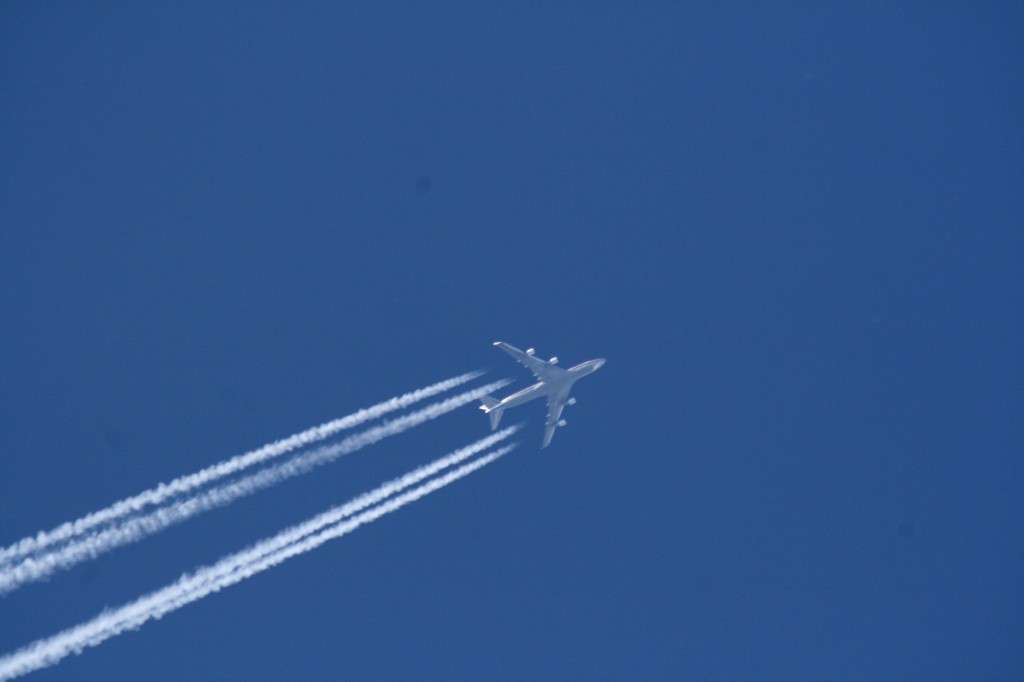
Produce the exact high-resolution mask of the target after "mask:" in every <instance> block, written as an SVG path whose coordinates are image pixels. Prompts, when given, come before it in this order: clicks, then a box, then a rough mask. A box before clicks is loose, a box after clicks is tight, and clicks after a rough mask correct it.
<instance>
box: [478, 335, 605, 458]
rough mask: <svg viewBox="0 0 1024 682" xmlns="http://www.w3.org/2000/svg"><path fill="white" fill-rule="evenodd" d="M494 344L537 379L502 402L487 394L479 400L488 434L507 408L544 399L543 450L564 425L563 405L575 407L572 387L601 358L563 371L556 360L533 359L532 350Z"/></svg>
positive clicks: (597, 366)
mask: <svg viewBox="0 0 1024 682" xmlns="http://www.w3.org/2000/svg"><path fill="white" fill-rule="evenodd" d="M494 345H495V346H497V347H498V348H501V349H502V350H503V351H505V352H506V353H508V354H509V355H511V356H512V357H514V358H515V359H516V360H517V361H518V362H519V364H521V365H524V366H525V367H526V368H527V369H529V370H530V371H531V372H533V376H535V377H537V383H535V384H534V385H533V386H530V387H528V388H524V389H523V390H521V391H519V392H518V393H513V394H512V395H510V396H508V397H507V398H505V399H504V400H498V399H497V398H494V397H492V396H489V395H488V396H484V397H483V398H481V399H480V402H482V403H483V405H481V406H480V409H481V410H483V411H484V412H486V413H487V416H488V417H490V418H491V431H494V430H495V429H497V428H498V422H500V421H501V415H502V413H503V412H504V411H505V410H507V409H508V408H510V407H515V406H516V405H522V404H523V403H525V402H529V401H530V400H533V399H534V398H539V397H541V396H547V398H548V419H547V421H546V422H545V423H544V442H543V443H542V444H541V447H542V448H546V447H547V446H548V444H549V443H551V437H552V436H553V435H555V429H556V428H558V427H559V426H565V420H564V419H562V409H563V408H564V407H565V406H566V405H575V404H576V398H570V397H569V391H571V390H572V385H573V384H574V383H576V380H577V379H579V378H581V377H585V376H587V375H588V374H590V373H592V372H595V371H597V370H598V369H600V368H601V365H603V364H604V362H605V361H604V358H598V359H596V360H587V361H586V362H581V363H580V364H578V365H576V366H575V367H570V368H569V369H562V368H561V367H555V365H556V364H557V363H558V358H551V359H550V360H541V359H540V358H538V357H535V356H534V354H533V349H532V348H529V349H527V350H526V352H523V351H521V350H519V349H518V348H516V347H514V346H510V345H508V344H507V343H504V342H503V341H495V342H494Z"/></svg>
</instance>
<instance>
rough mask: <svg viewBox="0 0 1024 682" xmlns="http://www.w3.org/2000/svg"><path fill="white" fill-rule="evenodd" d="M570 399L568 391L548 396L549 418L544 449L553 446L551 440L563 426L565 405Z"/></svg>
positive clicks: (545, 430)
mask: <svg viewBox="0 0 1024 682" xmlns="http://www.w3.org/2000/svg"><path fill="white" fill-rule="evenodd" d="M568 399H569V390H568V389H566V390H564V391H559V392H558V393H557V394H555V395H549V396H548V418H547V420H546V421H545V422H544V442H543V443H541V445H540V446H541V447H542V448H546V447H547V446H548V445H550V444H551V438H552V437H553V436H554V435H555V429H557V428H558V427H559V426H561V424H560V421H561V419H562V410H563V409H565V403H566V401H567V400H568Z"/></svg>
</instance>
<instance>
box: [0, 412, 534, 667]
mask: <svg viewBox="0 0 1024 682" xmlns="http://www.w3.org/2000/svg"><path fill="white" fill-rule="evenodd" d="M516 428H518V427H513V428H511V429H505V431H501V432H499V433H496V434H494V435H492V436H489V437H488V438H485V439H482V440H480V441H477V442H476V443H474V444H473V445H470V446H468V447H466V448H463V449H461V450H458V451H456V452H454V453H452V454H450V455H447V456H445V457H443V458H441V459H439V460H437V461H435V462H433V463H432V464H429V465H427V466H426V467H422V468H420V469H417V470H416V471H413V472H411V473H409V474H406V475H405V476H402V477H401V478H399V479H396V480H394V481H390V482H388V483H385V484H384V485H383V486H381V487H379V488H377V489H376V490H374V491H371V492H369V493H366V494H365V495H362V496H360V497H358V498H356V499H355V500H352V501H351V502H349V503H347V504H344V505H341V506H339V507H335V508H334V509H331V510H330V511H328V512H325V513H324V514H321V515H320V516H317V517H314V518H313V519H311V520H310V521H307V522H306V523H303V524H300V525H298V526H294V527H292V528H288V529H286V530H284V531H283V532H281V533H279V534H278V535H276V536H274V537H271V538H269V539H267V540H264V541H262V542H259V543H257V544H256V545H253V546H252V547H250V548H249V549H246V550H243V551H242V552H239V553H237V554H233V555H230V556H228V557H225V558H223V559H221V560H220V561H218V562H217V563H216V564H213V565H212V566H208V567H205V568H201V569H199V570H198V571H196V572H195V573H193V574H191V575H189V574H185V575H183V576H182V577H181V578H180V579H178V580H177V581H176V582H174V583H172V584H171V585H168V586H167V587H164V588H162V589H160V590H158V591H156V592H152V593H150V594H148V595H146V596H144V597H141V598H139V599H137V600H136V601H134V602H131V603H129V604H126V605H124V606H122V607H120V608H118V609H115V610H108V611H105V612H103V613H101V614H100V615H99V616H97V617H96V618H94V619H92V620H91V621H88V622H86V623H82V624H81V625H78V626H76V627H73V628H70V629H68V630H65V631H63V632H61V633H58V634H56V635H54V636H52V637H49V638H46V639H42V640H38V641H36V642H34V643H32V644H30V645H28V646H26V647H24V648H22V649H20V650H18V651H14V652H12V653H10V654H8V655H6V656H4V657H2V658H0V681H2V680H9V679H11V678H14V677H18V676H21V675H24V674H26V673H29V672H32V671H33V670H38V669H40V668H45V667H48V666H51V665H55V664H56V663H58V662H59V661H60V660H61V659H63V658H64V657H66V656H68V655H70V654H72V653H81V652H82V651H84V650H85V649H87V648H90V647H94V646H97V645H98V644H100V643H102V642H104V641H105V640H107V639H109V638H111V637H114V636H116V635H118V634H120V633H122V632H124V631H125V630H130V629H136V628H138V627H140V626H142V625H143V624H144V623H146V622H147V621H149V620H152V619H154V618H161V617H162V616H164V615H166V614H167V613H170V612H171V611H174V610H176V609H179V608H181V607H182V606H185V605H186V604H189V603H191V602H194V601H197V600H199V599H202V598H203V597H205V596H207V595H209V594H211V593H213V592H217V591H219V590H221V589H224V588H225V587H229V586H231V585H234V584H235V583H238V582H240V581H242V580H245V579H246V578H248V577H251V576H253V575H255V574H257V573H260V572H261V571H264V570H266V569H268V568H271V567H272V566H275V565H277V564H279V563H281V562H283V561H286V560H287V559H289V558H291V557H293V556H297V555H299V554H303V553H305V552H309V551H311V550H313V549H315V548H317V547H319V546H320V545H322V544H323V543H325V542H327V541H328V540H331V539H334V538H338V537H341V536H343V535H346V534H348V533H351V532H352V531H354V530H355V529H356V528H358V527H359V526H362V525H365V524H367V523H370V522H372V521H374V520H376V519H378V518H380V517H381V516H384V515H385V514H388V513H390V512H393V511H395V510H397V509H399V508H401V507H403V506H405V505H406V504H409V503H411V502H415V501H416V500H418V499H420V498H421V497H424V496H425V495H428V494H430V493H432V492H434V491H435V490H438V489H440V488H442V487H444V486H446V485H448V484H449V483H452V482H454V481H456V480H458V479H460V478H462V477H464V476H468V475H469V474H471V473H472V472H474V471H476V470H477V469H479V468H481V467H483V466H485V465H487V464H490V463H491V462H493V461H494V460H496V459H498V458H499V457H501V456H503V455H504V454H506V453H507V452H508V451H510V450H511V449H512V448H513V447H515V446H514V445H509V446H505V447H503V448H501V449H499V450H497V451H495V452H492V453H491V454H488V455H484V456H483V457H480V458H479V459H476V460H474V461H472V462H470V463H468V464H464V465H462V466H461V467H459V468H458V469H455V470H453V471H451V472H449V473H447V474H445V475H442V476H438V477H437V478H434V479H431V480H429V481H427V482H426V483H423V484H422V485H419V486H417V487H416V488H413V489H412V490H409V491H408V492H405V493H402V494H400V495H397V496H396V497H392V498H391V499H387V500H386V501H384V502H382V503H380V504H377V506H375V507H372V508H370V509H368V510H366V511H363V512H362V513H358V514H357V515H356V516H351V515H352V514H354V513H356V512H357V511H359V510H360V509H364V508H365V507H366V506H367V505H372V504H374V503H375V502H376V501H378V500H380V499H385V498H386V497H387V496H388V495H392V494H394V493H396V492H398V491H400V490H402V489H404V488H405V487H408V486H410V485H414V484H415V483H416V482H418V481H419V480H422V479H423V478H426V477H428V476H430V475H432V474H433V473H436V472H437V471H440V470H441V469H443V468H445V467H447V466H452V465H454V464H455V463H457V462H459V461H462V460H463V459H465V458H467V457H471V456H472V455H473V454H475V453H476V452H479V451H480V450H483V449H485V448H487V447H489V445H490V444H493V443H494V442H496V441H497V440H500V439H501V438H505V437H507V436H508V435H510V434H511V433H512V432H513V431H514V430H515V429H516ZM506 432H508V433H506ZM347 517H350V518H347Z"/></svg>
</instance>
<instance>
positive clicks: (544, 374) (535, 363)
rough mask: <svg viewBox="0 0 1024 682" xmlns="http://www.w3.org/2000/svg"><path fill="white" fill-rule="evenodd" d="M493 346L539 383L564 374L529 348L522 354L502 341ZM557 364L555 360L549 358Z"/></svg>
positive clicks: (560, 369) (552, 363) (563, 371)
mask: <svg viewBox="0 0 1024 682" xmlns="http://www.w3.org/2000/svg"><path fill="white" fill-rule="evenodd" d="M494 345H495V346H497V347H498V348H500V349H502V350H503V351H505V352H506V353H508V354H509V355H511V356H512V357H514V358H515V359H516V362H518V363H519V364H520V365H522V366H523V367H526V368H527V369H528V370H530V371H531V372H533V376H535V377H537V379H538V380H539V381H548V380H550V379H554V378H556V377H559V376H561V375H563V374H565V370H564V369H562V368H561V367H556V366H555V363H554V362H551V361H549V360H541V359H540V358H538V357H536V356H535V355H534V354H533V349H532V348H531V349H530V350H529V351H527V352H523V351H521V350H519V349H518V348H516V347H515V346H510V345H509V344H507V343H505V342H504V341H495V342H494ZM551 359H552V360H555V361H556V362H557V359H556V358H551ZM555 421H558V420H557V419H556V420H555Z"/></svg>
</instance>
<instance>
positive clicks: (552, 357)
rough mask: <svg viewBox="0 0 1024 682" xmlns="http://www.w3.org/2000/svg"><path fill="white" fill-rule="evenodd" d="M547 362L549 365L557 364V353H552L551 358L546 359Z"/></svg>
mask: <svg viewBox="0 0 1024 682" xmlns="http://www.w3.org/2000/svg"><path fill="white" fill-rule="evenodd" d="M548 364H549V365H557V364H558V356H557V355H552V356H551V359H550V360H548Z"/></svg>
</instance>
